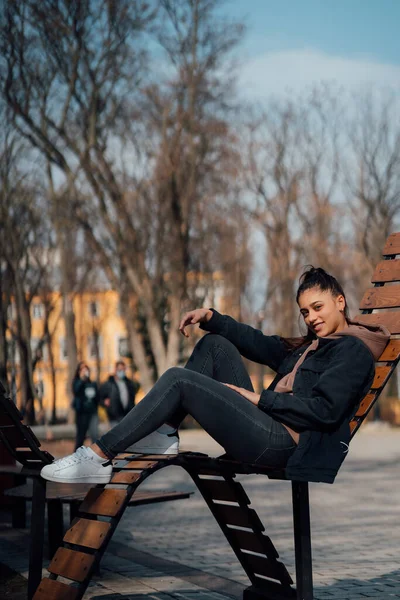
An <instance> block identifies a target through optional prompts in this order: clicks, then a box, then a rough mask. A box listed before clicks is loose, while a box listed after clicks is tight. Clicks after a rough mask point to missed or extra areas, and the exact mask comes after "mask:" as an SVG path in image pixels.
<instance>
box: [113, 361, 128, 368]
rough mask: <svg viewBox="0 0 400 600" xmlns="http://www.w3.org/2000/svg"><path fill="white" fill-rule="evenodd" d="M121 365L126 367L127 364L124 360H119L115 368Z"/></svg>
mask: <svg viewBox="0 0 400 600" xmlns="http://www.w3.org/2000/svg"><path fill="white" fill-rule="evenodd" d="M119 365H122V366H123V367H125V368H126V364H125V361H124V360H121V359H120V360H117V362H116V363H115V368H117V367H119Z"/></svg>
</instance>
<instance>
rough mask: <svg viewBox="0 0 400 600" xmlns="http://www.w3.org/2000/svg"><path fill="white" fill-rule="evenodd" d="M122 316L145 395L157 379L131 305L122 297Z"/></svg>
mask: <svg viewBox="0 0 400 600" xmlns="http://www.w3.org/2000/svg"><path fill="white" fill-rule="evenodd" d="M121 308H122V314H123V317H124V320H125V325H126V329H127V332H128V338H129V348H130V351H131V353H132V356H133V360H134V361H135V364H136V366H137V368H138V370H139V372H140V385H141V387H142V389H143V391H144V393H145V394H147V392H148V391H150V390H151V388H152V387H153V385H154V382H155V377H154V373H153V370H152V368H151V367H150V366H149V364H148V362H147V356H146V351H145V347H144V344H143V341H142V339H141V335H140V334H139V333H138V331H137V328H136V325H135V323H134V319H133V318H132V314H131V311H130V309H129V304H128V303H127V301H126V300H125V299H123V298H122V296H121Z"/></svg>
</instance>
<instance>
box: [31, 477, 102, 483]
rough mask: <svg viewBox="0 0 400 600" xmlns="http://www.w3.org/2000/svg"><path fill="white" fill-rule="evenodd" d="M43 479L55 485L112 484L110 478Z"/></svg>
mask: <svg viewBox="0 0 400 600" xmlns="http://www.w3.org/2000/svg"><path fill="white" fill-rule="evenodd" d="M42 478H43V479H46V480H47V481H54V482H55V483H110V481H111V476H110V477H108V476H107V477H103V478H100V477H85V478H83V477H81V478H80V479H78V478H76V479H71V478H67V477H65V478H63V477H53V476H52V475H42Z"/></svg>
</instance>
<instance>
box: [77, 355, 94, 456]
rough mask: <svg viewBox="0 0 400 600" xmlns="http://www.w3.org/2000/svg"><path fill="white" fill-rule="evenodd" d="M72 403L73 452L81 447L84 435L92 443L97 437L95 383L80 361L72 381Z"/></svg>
mask: <svg viewBox="0 0 400 600" xmlns="http://www.w3.org/2000/svg"><path fill="white" fill-rule="evenodd" d="M72 393H73V401H72V407H73V409H74V410H75V423H76V440H75V450H76V449H77V448H79V447H80V446H82V444H83V442H84V441H85V438H86V434H87V433H89V435H90V437H91V438H92V441H94V440H95V439H96V438H97V436H98V416H97V406H98V403H99V396H98V389H97V383H96V382H94V381H92V380H91V379H90V369H89V367H88V366H87V364H86V363H85V362H84V361H81V362H80V363H79V364H78V366H77V368H76V372H75V376H74V379H73V380H72Z"/></svg>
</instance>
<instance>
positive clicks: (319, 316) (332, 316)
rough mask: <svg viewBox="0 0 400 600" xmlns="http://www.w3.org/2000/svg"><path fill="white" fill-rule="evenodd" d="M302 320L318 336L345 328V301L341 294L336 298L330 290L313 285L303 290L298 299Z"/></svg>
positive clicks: (324, 335)
mask: <svg viewBox="0 0 400 600" xmlns="http://www.w3.org/2000/svg"><path fill="white" fill-rule="evenodd" d="M298 303H299V307H300V313H301V315H302V316H303V318H304V322H305V324H306V325H307V327H308V328H309V329H311V331H312V332H313V333H315V334H316V335H317V336H318V337H326V336H327V335H331V334H332V333H337V332H338V331H341V330H342V329H345V328H346V327H347V326H348V325H347V322H346V319H345V316H344V309H345V306H346V301H345V299H344V297H343V296H342V295H340V296H337V297H336V298H335V297H334V296H332V293H331V292H330V291H322V290H321V288H319V287H315V288H311V289H310V290H306V291H305V292H303V293H302V294H301V295H300V297H299V300H298Z"/></svg>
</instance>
